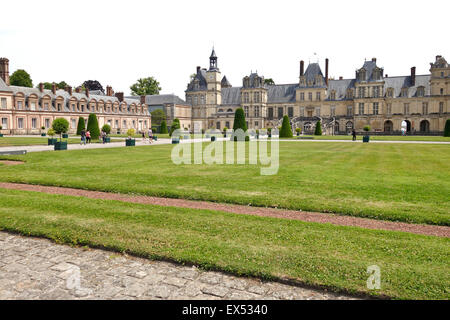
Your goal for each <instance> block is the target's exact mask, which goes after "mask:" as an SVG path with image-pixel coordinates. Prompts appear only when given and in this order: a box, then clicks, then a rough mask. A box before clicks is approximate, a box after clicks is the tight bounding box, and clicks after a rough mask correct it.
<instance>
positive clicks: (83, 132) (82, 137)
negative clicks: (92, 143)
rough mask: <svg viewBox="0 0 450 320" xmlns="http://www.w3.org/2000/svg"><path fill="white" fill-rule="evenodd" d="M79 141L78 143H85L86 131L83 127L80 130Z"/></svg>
mask: <svg viewBox="0 0 450 320" xmlns="http://www.w3.org/2000/svg"><path fill="white" fill-rule="evenodd" d="M80 134H81V142H80V144H84V145H86V131H84V129H83V130H81V133H80Z"/></svg>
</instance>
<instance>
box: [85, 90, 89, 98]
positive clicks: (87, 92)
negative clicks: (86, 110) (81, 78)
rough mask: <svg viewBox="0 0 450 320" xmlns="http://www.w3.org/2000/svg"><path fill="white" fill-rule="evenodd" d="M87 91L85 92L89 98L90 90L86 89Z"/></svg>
mask: <svg viewBox="0 0 450 320" xmlns="http://www.w3.org/2000/svg"><path fill="white" fill-rule="evenodd" d="M85 91H86V92H85V93H86V96H87V97H88V98H89V89H88V88H86V89H85Z"/></svg>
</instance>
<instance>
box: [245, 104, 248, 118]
mask: <svg viewBox="0 0 450 320" xmlns="http://www.w3.org/2000/svg"><path fill="white" fill-rule="evenodd" d="M244 113H245V117H246V118H248V107H247V106H245V107H244Z"/></svg>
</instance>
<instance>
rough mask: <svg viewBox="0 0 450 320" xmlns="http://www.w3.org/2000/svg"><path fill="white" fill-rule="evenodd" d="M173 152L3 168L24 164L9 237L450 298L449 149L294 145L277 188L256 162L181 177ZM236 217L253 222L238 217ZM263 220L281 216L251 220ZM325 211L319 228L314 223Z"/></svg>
mask: <svg viewBox="0 0 450 320" xmlns="http://www.w3.org/2000/svg"><path fill="white" fill-rule="evenodd" d="M208 144H209V143H204V146H205V147H206V146H207V145H208ZM171 150H172V146H171V145H164V144H161V145H154V146H151V147H150V146H137V147H133V148H109V149H86V150H69V151H64V152H33V153H29V154H27V155H23V156H2V157H1V159H8V160H20V161H23V163H21V164H20V165H16V166H11V165H8V166H6V165H2V164H1V163H0V182H2V183H4V186H3V187H2V188H0V193H1V200H0V201H1V204H2V205H1V209H0V229H2V230H5V231H8V232H14V233H19V234H23V235H30V236H39V237H44V238H48V239H51V240H53V241H55V242H57V243H61V244H69V245H71V246H75V247H77V246H87V247H92V248H103V249H108V250H112V251H115V252H118V253H126V254H130V255H132V256H137V257H140V258H145V259H150V260H156V261H157V260H168V261H171V262H174V263H177V264H188V265H195V266H196V267H198V268H199V269H200V270H215V271H218V272H227V273H230V274H233V275H236V276H244V277H245V276H251V277H255V278H257V279H262V280H264V281H267V280H271V281H280V280H286V279H288V280H289V281H292V283H294V284H296V286H299V287H302V286H305V285H306V286H308V287H313V288H317V289H324V288H325V289H327V290H329V291H331V292H335V293H336V294H350V295H356V296H358V297H381V298H397V299H448V287H449V283H448V277H447V276H446V275H447V274H448V271H449V269H448V262H449V260H448V253H449V251H448V248H449V242H448V239H449V232H448V228H449V221H450V211H449V209H448V208H449V197H448V195H449V194H450V184H449V172H450V170H449V169H450V168H449V166H450V161H449V160H450V149H449V146H448V145H447V144H427V143H416V144H410V143H373V144H372V143H369V144H362V143H348V142H327V141H317V142H315V141H308V142H302V141H286V142H283V141H282V142H280V168H279V171H278V174H276V175H273V176H261V175H260V173H259V167H257V166H254V165H249V164H244V165H205V164H202V165H175V164H173V163H172V162H171V161H170V152H171ZM224 156H225V155H224ZM94 177H95V178H94ZM5 183H19V184H22V185H23V186H24V187H23V188H18V189H16V190H13V188H12V187H8V186H7V185H6V184H5ZM26 185H33V186H30V188H32V187H33V188H34V187H36V188H38V189H30V188H28V187H25V186H26ZM39 186H52V187H64V188H73V189H76V190H74V191H71V189H62V190H69V191H68V192H64V193H63V194H57V193H52V192H49V191H48V190H40V189H39V188H41V187H39ZM43 188H44V187H42V189H43ZM20 189H23V190H20ZM27 189H29V190H27ZM81 189H83V190H81ZM77 190H80V191H79V192H78V191H77ZM90 191H102V192H106V194H107V195H108V194H110V195H111V197H110V198H108V197H107V198H102V197H97V196H92V197H91V196H89V195H88V194H85V192H90ZM114 195H117V196H114ZM122 196H123V197H127V196H131V197H139V196H143V197H150V198H151V197H159V198H158V199H162V200H160V202H159V203H158V202H153V203H146V202H142V201H141V202H139V201H137V200H136V201H134V200H133V201H132V200H130V199H128V198H126V199H124V198H121V197H122ZM164 199H167V202H168V203H164V202H161V201H164ZM169 200H174V201H175V200H177V201H185V200H194V201H192V203H194V204H199V203H200V202H199V201H200V200H201V201H204V202H205V203H206V204H211V205H208V206H207V207H203V205H200V204H199V205H197V206H194V205H193V206H185V205H183V204H180V203H176V202H170V201H169ZM216 205H217V206H216ZM233 205H242V206H241V207H239V208H240V209H239V210H240V211H239V212H238V213H244V214H236V213H237V212H235V211H236V210H234V209H233V210H231V209H229V207H227V206H233ZM245 206H246V207H248V210H246V209H245ZM257 208H261V210H263V209H264V210H278V211H277V214H276V215H272V216H270V215H258V214H256V215H255V214H251V213H252V212H253V210H258V209H257ZM271 208H275V209H271ZM245 213H248V214H245ZM313 213H316V214H317V215H320V219H316V220H306V219H304V218H302V217H303V216H305V215H307V214H313ZM296 214H298V217H297V216H296ZM330 217H334V218H333V219H335V218H336V219H339V217H343V218H345V219H356V220H355V221H356V222H355V223H353V224H350V223H347V224H344V223H335V222H334V221H332V219H331V218H330ZM325 218H326V219H325ZM327 219H328V220H327ZM361 221H369V222H371V221H373V222H377V223H382V224H384V225H381V226H380V227H377V228H373V227H371V226H370V225H367V224H363V223H362V222H361ZM390 224H394V225H395V224H397V225H396V226H397V227H395V228H394V227H393V228H391V227H389V228H388V227H387V226H389V225H390ZM403 226H406V228H405V227H403ZM408 226H413V227H412V228H410V229H408V228H407V227H408ZM414 228H417V229H423V228H424V229H427V230H431V231H430V232H428V231H426V232H416V231H413V229H414ZM438 230H439V231H438ZM370 265H378V266H379V267H380V269H381V272H382V278H381V283H382V286H381V289H378V290H370V289H368V288H367V286H366V280H367V277H368V276H367V273H366V271H367V270H366V269H367V267H368V266H370Z"/></svg>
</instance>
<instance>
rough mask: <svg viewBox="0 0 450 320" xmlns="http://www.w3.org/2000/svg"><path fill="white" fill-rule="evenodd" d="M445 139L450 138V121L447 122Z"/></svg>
mask: <svg viewBox="0 0 450 320" xmlns="http://www.w3.org/2000/svg"><path fill="white" fill-rule="evenodd" d="M444 137H450V119H447V121H445V129H444Z"/></svg>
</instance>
